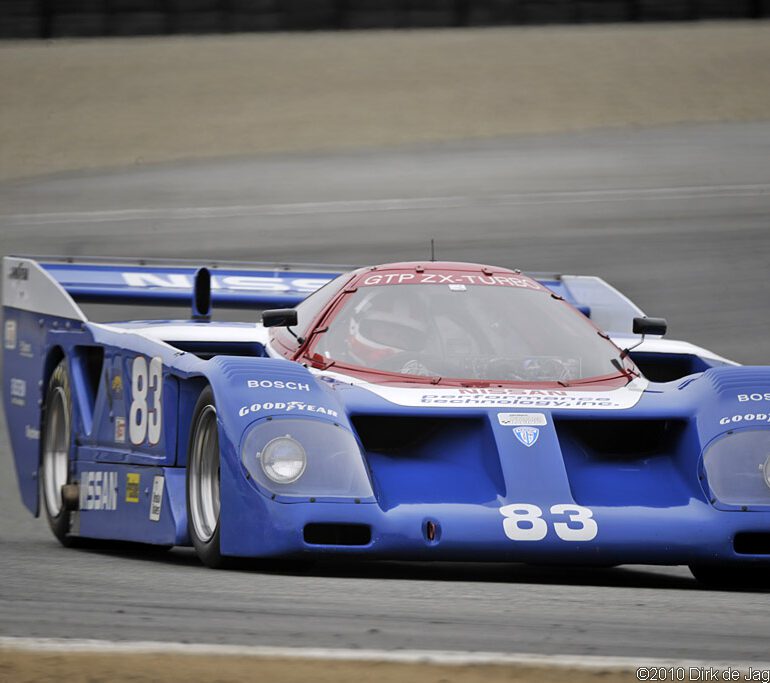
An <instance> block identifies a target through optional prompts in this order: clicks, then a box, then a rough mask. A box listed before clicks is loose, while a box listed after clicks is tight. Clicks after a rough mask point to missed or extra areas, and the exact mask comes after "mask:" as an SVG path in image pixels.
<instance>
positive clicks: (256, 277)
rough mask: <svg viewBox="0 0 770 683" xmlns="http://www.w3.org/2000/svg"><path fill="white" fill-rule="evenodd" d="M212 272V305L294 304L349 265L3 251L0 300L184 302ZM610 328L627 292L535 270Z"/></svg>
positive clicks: (62, 307)
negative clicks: (201, 274) (199, 277)
mask: <svg viewBox="0 0 770 683" xmlns="http://www.w3.org/2000/svg"><path fill="white" fill-rule="evenodd" d="M201 266H205V267H207V268H208V269H209V270H210V272H211V297H212V304H213V306H214V308H216V307H220V308H244V309H267V308H284V307H286V308H288V307H293V306H296V305H297V304H298V303H300V302H301V301H303V300H304V299H305V298H306V297H307V296H308V295H309V294H311V293H312V292H314V291H316V290H317V289H319V288H320V287H322V286H323V285H325V284H326V283H327V282H329V281H330V280H333V279H334V278H335V277H337V276H338V275H341V274H342V273H345V272H347V271H350V270H353V267H352V266H319V265H307V264H294V265H284V264H270V263H240V262H219V263H201V262H198V261H195V262H193V261H163V260H152V259H144V260H141V261H139V260H128V259H123V260H121V259H99V258H87V259H83V260H82V261H76V260H74V259H68V258H57V257H6V258H4V259H3V272H4V276H3V285H4V286H3V304H4V305H6V306H13V307H16V308H22V309H26V310H37V311H38V312H46V313H53V314H54V315H60V316H62V317H68V318H76V319H80V320H85V316H84V315H83V313H82V311H81V310H80V308H79V306H78V304H80V303H103V304H133V305H142V306H153V305H157V306H188V305H190V304H191V301H192V295H193V283H194V279H195V273H196V271H197V270H198V268H200V267H201ZM531 275H532V277H535V278H536V279H537V280H538V281H539V282H540V283H541V284H543V285H545V286H546V287H549V288H550V289H551V290H553V291H554V292H555V293H556V294H558V295H560V296H562V297H564V298H565V299H566V300H567V301H569V302H570V303H571V304H573V305H574V306H577V307H578V308H579V309H580V310H581V311H582V312H583V313H584V314H585V315H587V316H588V317H590V318H591V319H592V320H593V321H594V322H595V323H596V325H597V326H598V327H600V328H602V329H604V330H606V331H607V332H612V333H616V334H617V333H628V334H630V333H631V324H632V320H633V318H634V317H635V316H640V315H643V313H642V311H641V310H640V309H639V308H638V307H637V306H635V305H634V304H633V303H632V302H631V301H630V300H629V299H628V298H627V297H625V296H624V295H623V294H621V293H620V292H618V291H617V290H616V289H615V288H614V287H612V286H611V285H609V284H608V283H607V282H605V281H604V280H602V279H601V278H598V277H592V276H579V275H550V274H544V273H533V274H531Z"/></svg>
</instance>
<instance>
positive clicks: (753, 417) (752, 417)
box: [719, 413, 770, 425]
mask: <svg viewBox="0 0 770 683" xmlns="http://www.w3.org/2000/svg"><path fill="white" fill-rule="evenodd" d="M738 422H770V414H768V413H748V414H746V415H733V416H732V417H723V418H722V419H720V420H719V424H721V425H729V424H737V423H738Z"/></svg>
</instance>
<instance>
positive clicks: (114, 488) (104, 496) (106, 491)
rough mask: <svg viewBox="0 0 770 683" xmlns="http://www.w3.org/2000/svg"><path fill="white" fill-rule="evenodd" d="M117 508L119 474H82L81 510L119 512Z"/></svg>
mask: <svg viewBox="0 0 770 683" xmlns="http://www.w3.org/2000/svg"><path fill="white" fill-rule="evenodd" d="M117 508H118V473H117V472H81V473H80V509H81V510H117Z"/></svg>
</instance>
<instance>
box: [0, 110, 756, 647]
mask: <svg viewBox="0 0 770 683" xmlns="http://www.w3.org/2000/svg"><path fill="white" fill-rule="evenodd" d="M430 238H435V239H436V241H437V250H438V256H439V257H441V258H447V259H464V260H471V261H483V262H492V263H497V264H501V265H508V266H516V267H520V268H523V269H526V270H547V271H562V272H571V273H590V274H598V275H602V276H604V277H605V278H607V279H609V280H610V281H611V282H613V283H614V284H616V285H617V286H618V287H619V288H620V289H622V290H623V291H625V292H626V293H628V294H629V295H630V296H631V297H632V298H634V299H635V300H636V301H637V302H638V303H639V304H640V305H641V306H642V308H644V309H645V310H646V312H647V313H649V314H650V315H662V316H666V317H667V318H668V319H669V326H670V330H671V336H672V337H675V338H684V339H688V340H689V341H693V342H696V343H699V344H701V345H704V346H707V347H710V348H712V349H714V350H715V351H717V352H719V353H722V354H724V355H727V356H729V357H732V358H734V359H736V360H739V361H741V362H744V363H757V364H761V363H766V362H767V360H768V341H767V339H768V336H767V332H768V328H769V327H770V298H769V297H768V265H770V124H749V125H711V126H698V127H672V128H666V129H657V130H635V131H609V132H599V133H584V134H573V135H560V136H549V137H533V138H520V139H510V140H498V141H487V142H480V143H463V144H452V145H447V146H441V147H430V148H428V147H425V148H412V149H404V150H390V151H376V150H371V151H362V152H357V153H346V154H339V155H317V156H312V155H311V156H283V157H274V158H261V159H257V160H248V159H244V160H235V161H233V160H222V161H214V162H206V163H202V162H201V163H195V164H187V165H185V164H178V165H173V164H170V165H163V166H156V167H143V168H140V167H137V168H135V169H128V170H123V171H109V172H107V171H105V172H103V173H96V172H94V173H89V174H88V175H78V174H67V175H59V176H56V177H48V178H42V179H37V180H28V181H23V182H21V181H20V182H15V183H6V184H4V185H0V240H1V241H0V251H1V252H2V253H5V254H7V253H58V254H69V255H76V256H77V255H119V256H174V257H191V258H202V259H225V258H237V259H254V260H277V261H306V262H307V261H317V262H327V263H335V262H347V263H373V262H384V261H389V260H399V259H418V258H425V257H427V255H428V243H429V240H430ZM101 313H102V314H103V313H104V311H103V310H102V311H101ZM0 448H2V454H3V455H2V458H1V459H0V513H1V514H0V635H3V636H12V635H16V636H41V637H57V636H58V637H78V638H107V639H118V640H161V641H162V640H174V641H182V642H209V643H233V644H247V645H276V646H323V647H352V648H386V649H401V648H409V649H431V650H438V649H440V650H453V649H459V650H481V651H500V652H532V653H545V654H549V653H561V654H591V655H617V656H655V657H677V658H691V659H720V660H745V661H761V660H767V659H768V658H770V657H769V655H768V650H767V634H768V633H769V632H770V609H769V608H770V596H769V595H768V594H767V593H758V592H753V593H752V592H717V591H706V590H703V589H701V588H699V587H698V585H697V584H696V583H695V582H694V580H692V579H691V577H690V574H689V572H688V570H687V569H686V568H683V567H674V568H646V567H638V566H634V567H625V568H616V569H601V570H599V569H573V568H555V567H548V568H544V567H522V566H504V565H491V566H484V565H437V566H432V565H408V564H394V563H388V564H351V563H345V564H322V565H318V566H315V567H311V568H304V569H297V568H292V567H282V566H280V565H279V566H273V565H268V566H263V565H254V566H247V567H243V568H240V569H239V570H237V571H228V572H222V571H219V572H216V571H212V570H208V569H204V568H203V567H202V566H200V565H199V564H198V562H197V560H196V558H195V556H194V554H193V553H192V552H191V551H189V550H186V549H176V550H173V551H171V552H169V553H167V554H160V555H148V554H146V553H144V552H141V551H139V550H137V549H132V548H119V549H113V550H111V551H109V552H95V551H86V550H66V549H63V548H60V547H59V546H58V545H57V544H56V542H55V541H54V540H53V538H52V537H51V536H50V534H49V532H48V529H47V527H46V525H45V523H44V522H43V521H41V520H35V519H33V518H32V517H31V516H30V515H29V514H28V513H27V512H26V510H24V509H23V508H22V506H21V504H20V502H19V498H18V494H17V493H16V489H15V481H14V473H13V468H12V464H11V462H10V452H9V449H8V445H7V438H6V433H5V428H4V424H3V426H2V427H0Z"/></svg>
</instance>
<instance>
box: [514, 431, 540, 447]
mask: <svg viewBox="0 0 770 683" xmlns="http://www.w3.org/2000/svg"><path fill="white" fill-rule="evenodd" d="M513 433H514V435H515V436H516V438H517V439H518V440H519V441H521V443H523V444H524V445H525V446H526V447H527V448H531V447H532V446H534V445H535V443H536V442H537V440H538V438H539V437H540V430H539V429H538V428H537V427H514V428H513Z"/></svg>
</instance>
